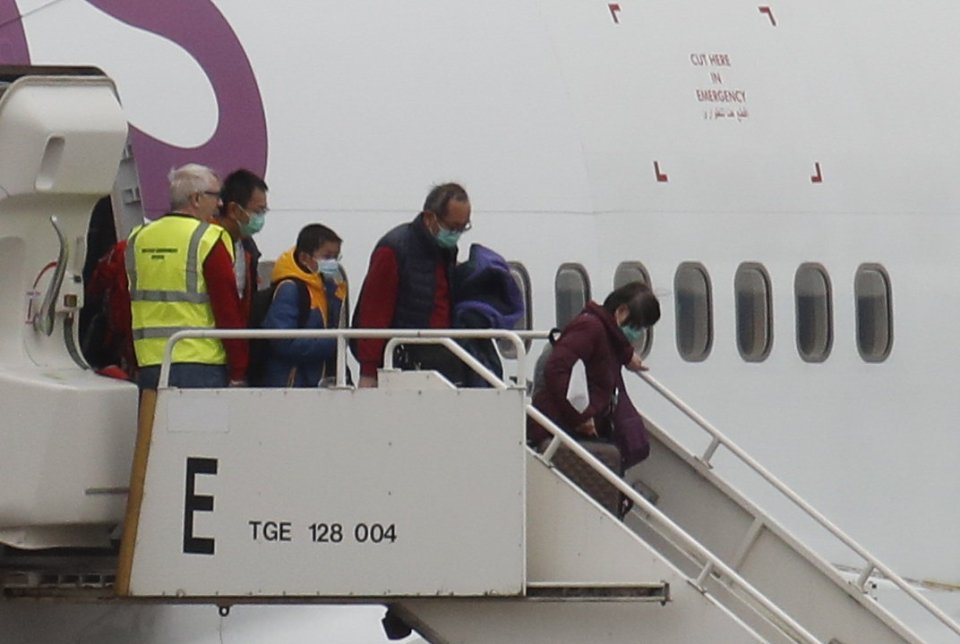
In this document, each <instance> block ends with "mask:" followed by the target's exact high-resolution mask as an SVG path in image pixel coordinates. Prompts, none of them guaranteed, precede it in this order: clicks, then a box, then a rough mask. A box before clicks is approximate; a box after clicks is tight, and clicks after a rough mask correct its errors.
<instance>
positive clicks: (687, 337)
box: [673, 262, 713, 362]
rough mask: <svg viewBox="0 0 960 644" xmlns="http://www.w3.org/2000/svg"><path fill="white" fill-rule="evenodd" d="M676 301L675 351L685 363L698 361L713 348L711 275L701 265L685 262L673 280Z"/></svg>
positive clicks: (703, 358) (678, 268) (704, 357)
mask: <svg viewBox="0 0 960 644" xmlns="http://www.w3.org/2000/svg"><path fill="white" fill-rule="evenodd" d="M673 292H674V297H675V298H676V315H677V351H679V352H680V357H681V358H683V359H684V360H686V361H688V362H700V361H702V360H705V359H706V357H707V356H708V355H710V348H711V347H712V346H713V308H712V307H713V303H712V295H711V289H710V276H709V275H708V274H707V269H706V268H704V267H703V265H702V264H698V263H694V262H684V263H683V264H680V266H679V267H677V273H676V275H675V276H674V278H673Z"/></svg>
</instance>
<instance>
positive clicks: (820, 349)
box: [793, 264, 833, 362]
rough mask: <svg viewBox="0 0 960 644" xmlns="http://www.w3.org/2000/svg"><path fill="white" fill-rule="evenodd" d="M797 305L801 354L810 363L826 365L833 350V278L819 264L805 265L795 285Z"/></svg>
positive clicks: (799, 271) (797, 276) (802, 266)
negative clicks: (825, 362) (831, 284)
mask: <svg viewBox="0 0 960 644" xmlns="http://www.w3.org/2000/svg"><path fill="white" fill-rule="evenodd" d="M793 287H794V294H795V296H796V301H797V350H798V351H799V352H800V357H801V358H803V359H804V360H805V361H806V362H823V361H824V360H826V359H827V356H829V355H830V349H831V347H832V346H833V302H832V299H833V298H832V296H831V289H830V278H829V276H828V275H827V271H826V269H825V268H824V267H823V266H820V265H819V264H802V265H801V266H800V268H798V269H797V275H796V277H795V279H794V282H793Z"/></svg>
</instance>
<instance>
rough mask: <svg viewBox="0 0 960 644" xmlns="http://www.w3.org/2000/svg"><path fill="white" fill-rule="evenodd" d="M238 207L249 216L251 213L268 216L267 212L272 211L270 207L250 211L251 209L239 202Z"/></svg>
mask: <svg viewBox="0 0 960 644" xmlns="http://www.w3.org/2000/svg"><path fill="white" fill-rule="evenodd" d="M237 208H239V209H240V210H242V211H243V212H245V213H246V214H247V217H249V216H251V215H260V216H261V217H266V215H267V213H268V212H270V209H269V208H263V209H262V210H256V211H254V212H250V211H249V210H247V209H246V208H244V207H243V206H241V205H240V204H237Z"/></svg>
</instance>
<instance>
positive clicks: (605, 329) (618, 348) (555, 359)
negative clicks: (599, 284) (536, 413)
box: [527, 302, 636, 442]
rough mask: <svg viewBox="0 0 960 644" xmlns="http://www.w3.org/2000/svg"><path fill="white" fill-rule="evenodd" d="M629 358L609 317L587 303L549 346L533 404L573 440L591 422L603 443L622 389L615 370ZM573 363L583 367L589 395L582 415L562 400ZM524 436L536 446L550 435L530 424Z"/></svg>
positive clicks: (623, 339) (630, 351)
mask: <svg viewBox="0 0 960 644" xmlns="http://www.w3.org/2000/svg"><path fill="white" fill-rule="evenodd" d="M632 356H633V347H632V346H631V345H630V341H629V340H627V337H626V336H625V335H624V334H623V331H622V330H620V327H619V325H618V324H617V321H616V320H615V319H614V318H613V316H612V315H611V314H610V313H608V312H607V310H606V309H605V308H603V307H602V306H600V305H599V304H597V303H596V302H588V303H587V306H586V307H585V308H584V309H583V311H581V312H580V314H579V315H578V316H577V317H575V318H574V319H573V320H572V321H571V322H570V324H568V325H567V327H566V328H565V329H564V330H563V334H562V335H561V336H560V339H559V340H557V342H556V344H554V346H553V351H552V352H551V354H550V356H549V358H548V359H547V364H546V366H545V368H544V373H543V377H544V381H545V382H544V386H543V387H542V388H539V390H538V391H537V393H536V394H534V398H533V405H534V406H535V407H536V408H537V409H539V410H540V411H542V412H543V413H544V414H546V415H547V416H548V417H549V418H550V419H551V420H552V421H554V422H555V423H557V424H558V425H559V426H560V427H561V428H562V429H563V430H564V431H566V432H567V433H568V434H571V435H573V436H574V437H576V438H578V439H579V438H583V436H581V435H580V434H578V433H577V431H576V428H577V427H578V426H579V425H581V424H582V423H584V422H585V421H586V420H587V419H589V418H593V419H594V420H595V422H596V426H597V431H598V432H599V433H600V437H601V438H606V436H604V433H605V432H609V431H610V427H611V423H612V412H613V407H614V404H613V403H614V402H615V400H614V395H615V394H616V393H617V390H618V388H622V387H621V384H620V383H622V377H621V373H620V369H621V367H623V365H625V364H627V363H629V362H630V358H631V357H632ZM578 360H582V361H583V364H584V368H585V371H586V376H587V392H588V394H589V402H588V404H587V407H586V408H585V409H584V410H583V411H582V412H578V411H577V410H576V409H575V408H574V407H573V405H571V404H570V402H569V401H568V400H567V390H568V388H569V386H570V374H571V372H572V370H573V367H574V365H575V364H576V363H577V361H578ZM619 395H620V396H625V395H626V392H624V391H621V392H620V393H619ZM631 408H632V406H631ZM635 413H636V412H634V414H635ZM527 436H528V438H530V440H532V441H535V442H539V441H541V440H543V439H544V438H548V437H549V436H550V434H549V433H548V432H547V431H546V430H545V429H543V428H541V427H540V426H539V424H537V423H536V422H534V421H533V420H530V421H529V422H528V424H527Z"/></svg>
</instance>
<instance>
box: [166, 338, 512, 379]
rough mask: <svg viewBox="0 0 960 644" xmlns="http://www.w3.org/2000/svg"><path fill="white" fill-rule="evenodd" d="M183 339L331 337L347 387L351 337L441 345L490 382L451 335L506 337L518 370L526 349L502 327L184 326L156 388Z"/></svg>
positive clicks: (388, 361) (172, 343)
mask: <svg viewBox="0 0 960 644" xmlns="http://www.w3.org/2000/svg"><path fill="white" fill-rule="evenodd" d="M186 338H218V339H222V340H223V339H225V340H234V339H236V340H241V339H272V340H280V339H294V338H333V339H335V340H336V341H337V387H346V386H347V377H346V374H347V367H346V364H347V361H346V352H347V340H348V339H351V338H354V339H358V340H388V341H389V340H391V339H396V340H398V342H397V343H402V342H403V341H404V340H405V341H407V343H409V344H428V343H429V344H442V345H443V346H445V347H447V349H449V350H450V351H451V352H453V353H454V354H456V355H457V357H458V358H460V359H461V360H462V361H463V362H464V363H466V364H467V365H468V366H469V367H471V368H472V369H473V370H474V371H476V372H477V373H478V374H479V375H480V377H482V378H484V379H485V380H487V382H491V384H493V383H492V381H491V380H490V377H491V376H492V377H493V378H494V379H496V380H497V381H500V380H499V378H497V377H496V375H495V374H493V372H491V371H490V370H489V369H487V368H486V367H484V366H483V364H482V363H481V362H480V361H478V360H477V359H476V358H474V357H473V356H472V355H470V354H469V353H468V352H467V351H465V350H464V349H463V347H461V346H460V345H459V344H457V343H456V342H454V341H453V340H452V339H451V338H461V339H467V340H469V339H479V340H485V339H502V340H508V341H509V342H510V343H511V344H513V346H514V349H516V351H517V370H518V373H525V370H526V351H524V349H523V340H521V339H520V336H519V335H517V334H516V333H515V332H513V331H507V330H504V329H429V330H415V329H411V330H406V329H184V330H182V331H177V332H176V333H174V334H173V335H171V336H170V338H168V339H167V343H166V344H165V345H164V348H163V360H162V362H161V363H160V379H159V382H158V384H157V386H158V387H159V388H161V389H164V388H166V387H168V386H169V384H170V365H171V363H172V361H173V347H174V346H175V345H176V344H177V342H179V341H180V340H183V339H186ZM388 345H389V342H388ZM390 346H392V345H390ZM384 365H385V367H386V365H389V367H386V368H392V366H393V352H392V351H390V352H388V354H387V356H386V358H385V360H384ZM500 382H501V384H503V386H504V388H508V387H509V385H506V384H505V383H503V382H502V381H500Z"/></svg>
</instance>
